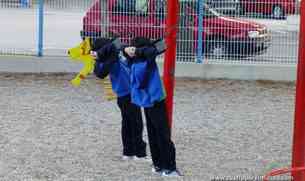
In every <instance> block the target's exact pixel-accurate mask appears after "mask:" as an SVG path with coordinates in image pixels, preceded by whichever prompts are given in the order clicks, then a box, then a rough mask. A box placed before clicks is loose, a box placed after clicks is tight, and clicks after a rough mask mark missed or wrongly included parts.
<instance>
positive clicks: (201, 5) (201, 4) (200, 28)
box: [197, 0, 204, 63]
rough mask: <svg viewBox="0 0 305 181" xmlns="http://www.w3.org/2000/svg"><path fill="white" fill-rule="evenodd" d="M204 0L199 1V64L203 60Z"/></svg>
mask: <svg viewBox="0 0 305 181" xmlns="http://www.w3.org/2000/svg"><path fill="white" fill-rule="evenodd" d="M203 13H204V12H203V0H198V40H197V41H198V44H197V63H202V60H203V43H202V40H203V35H202V33H203Z"/></svg>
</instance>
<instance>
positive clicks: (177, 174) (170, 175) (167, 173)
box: [161, 170, 183, 177]
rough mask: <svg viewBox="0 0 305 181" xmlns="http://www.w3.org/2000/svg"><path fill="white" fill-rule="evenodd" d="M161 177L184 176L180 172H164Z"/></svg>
mask: <svg viewBox="0 0 305 181" xmlns="http://www.w3.org/2000/svg"><path fill="white" fill-rule="evenodd" d="M161 176H164V177H181V176H183V175H182V174H181V173H180V172H179V171H178V170H162V173H161Z"/></svg>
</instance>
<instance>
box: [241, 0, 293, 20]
mask: <svg viewBox="0 0 305 181" xmlns="http://www.w3.org/2000/svg"><path fill="white" fill-rule="evenodd" d="M239 1H240V12H241V13H242V14H243V13H248V12H250V13H262V14H266V15H271V16H272V17H273V18H284V17H285V16H287V15H289V14H294V13H295V12H296V10H297V1H298V0H239Z"/></svg>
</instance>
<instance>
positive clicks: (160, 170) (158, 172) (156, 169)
mask: <svg viewBox="0 0 305 181" xmlns="http://www.w3.org/2000/svg"><path fill="white" fill-rule="evenodd" d="M151 172H152V173H157V174H162V169H161V168H159V167H156V166H153V167H152V168H151Z"/></svg>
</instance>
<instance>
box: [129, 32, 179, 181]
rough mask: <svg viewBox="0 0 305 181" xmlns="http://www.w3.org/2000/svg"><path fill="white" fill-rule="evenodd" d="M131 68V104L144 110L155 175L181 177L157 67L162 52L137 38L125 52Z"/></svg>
mask: <svg viewBox="0 0 305 181" xmlns="http://www.w3.org/2000/svg"><path fill="white" fill-rule="evenodd" d="M124 53H125V54H126V55H127V57H128V58H129V61H130V62H132V65H131V101H132V103H134V104H136V105H138V106H141V107H144V113H145V117H146V124H147V132H148V140H149V145H150V151H151V156H152V161H153V168H152V171H153V172H158V173H160V174H161V175H163V176H181V174H180V173H179V171H178V170H177V168H176V150H175V145H174V143H173V142H172V141H171V138H170V135H171V133H170V128H169V124H168V118H167V114H166V106H165V93H164V91H163V86H162V81H161V78H160V75H159V70H158V67H157V63H156V60H155V58H156V56H157V55H159V54H160V53H162V52H160V51H159V50H158V49H157V48H156V47H155V46H154V45H153V44H152V42H151V41H150V40H149V39H147V38H141V37H137V38H135V39H133V40H132V42H131V46H130V47H126V48H124Z"/></svg>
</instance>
